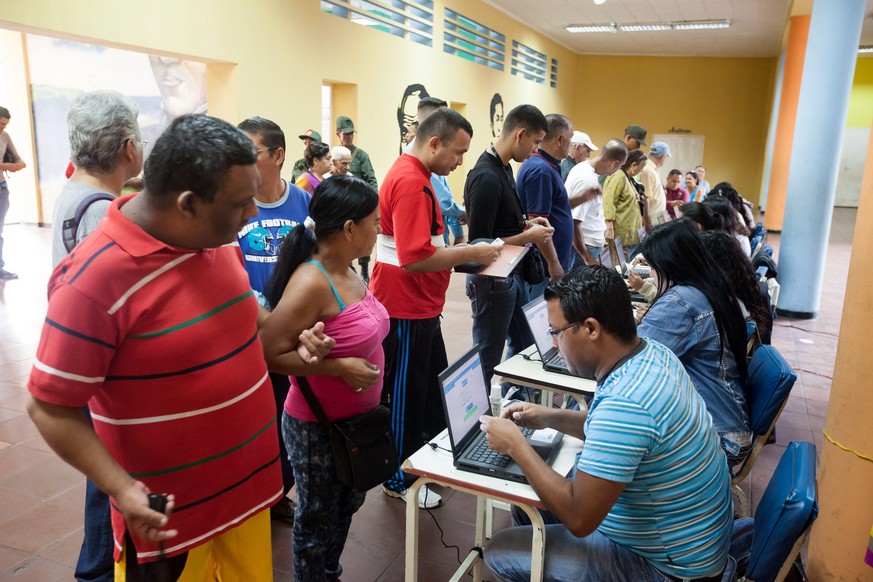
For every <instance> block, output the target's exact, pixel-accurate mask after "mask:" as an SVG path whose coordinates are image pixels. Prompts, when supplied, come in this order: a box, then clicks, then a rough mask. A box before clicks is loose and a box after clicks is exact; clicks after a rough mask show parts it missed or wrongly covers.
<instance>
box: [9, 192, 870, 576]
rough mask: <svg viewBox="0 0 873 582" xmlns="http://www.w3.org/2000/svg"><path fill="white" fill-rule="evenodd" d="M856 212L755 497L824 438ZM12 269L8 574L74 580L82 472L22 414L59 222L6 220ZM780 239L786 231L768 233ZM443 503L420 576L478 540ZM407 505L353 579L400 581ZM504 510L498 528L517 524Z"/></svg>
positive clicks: (456, 319) (362, 522)
mask: <svg viewBox="0 0 873 582" xmlns="http://www.w3.org/2000/svg"><path fill="white" fill-rule="evenodd" d="M854 226H855V212H854V211H853V210H847V209H837V210H836V211H835V214H834V222H833V227H832V229H831V240H830V245H829V247H828V259H827V266H826V272H825V277H826V280H827V281H828V284H827V285H826V287H825V290H824V294H823V297H822V305H821V314H820V316H819V317H818V318H817V319H814V320H811V321H790V320H786V319H779V320H777V322H776V328H775V330H774V333H773V343H774V345H775V346H776V347H777V348H778V349H779V350H780V351H781V352H782V353H783V355H784V356H785V357H786V359H787V360H788V362H789V363H790V364H791V365H792V366H794V367H795V370H796V371H797V372H798V382H797V384H796V385H795V388H794V391H793V392H792V395H791V398H790V399H789V402H788V404H787V406H786V408H785V411H784V412H783V414H782V417H781V418H780V421H779V424H778V427H777V444H776V445H775V446H770V447H767V448H765V449H764V452H763V453H762V455H761V457H760V458H759V459H758V462H757V464H756V465H755V468H754V470H753V471H752V475H751V478H750V479H749V480H748V481H747V483H746V485H745V486H746V488H747V490H748V488H749V487H751V494H752V502H753V506H754V504H755V502H756V500H757V497H758V496H760V494H761V493H762V492H763V488H764V487H765V486H766V483H767V481H768V480H769V477H770V474H771V473H772V471H773V469H774V468H775V465H776V462H777V461H778V459H779V457H780V455H781V453H782V451H783V450H784V447H785V445H786V444H787V443H788V442H789V441H791V440H806V441H809V440H812V441H814V442H815V443H816V445H817V446H821V440H822V437H821V430H822V427H823V425H824V417H825V413H826V411H827V402H828V397H829V394H830V385H831V377H832V376H833V363H834V356H835V352H836V344H837V336H838V334H839V327H840V318H841V315H842V306H843V295H844V291H845V282H846V275H847V272H848V264H849V255H850V253H851V242H852V235H853V232H854ZM4 234H5V238H6V245H5V250H6V256H7V267H8V268H9V269H10V270H12V271H16V272H18V273H19V274H20V275H21V279H20V280H18V281H10V282H6V283H4V282H0V580H15V581H25V580H27V581H34V582H45V581H53V580H71V579H72V578H73V576H72V573H73V565H74V564H75V561H76V557H77V555H78V550H79V545H80V543H81V538H82V505H83V499H84V489H85V488H84V479H83V478H82V476H81V475H80V474H79V473H77V472H76V471H75V470H73V469H72V468H70V467H69V466H68V465H66V464H65V463H64V462H62V461H61V460H60V459H58V458H57V456H55V455H54V453H52V452H51V451H50V450H49V449H48V447H47V446H46V444H45V442H44V441H43V440H42V438H41V437H40V436H39V435H38V434H37V431H36V429H35V428H34V426H33V424H32V423H31V422H30V420H29V418H28V417H27V415H26V414H25V408H24V407H25V401H26V390H25V384H26V381H27V376H28V373H29V371H30V366H31V364H32V361H33V355H34V352H35V349H36V344H37V342H38V340H39V333H40V327H41V323H42V319H43V316H44V314H45V306H46V300H45V283H46V280H47V278H48V275H49V263H50V260H49V249H50V231H49V230H48V229H44V228H37V227H34V226H19V225H12V226H8V227H7V228H6V231H5V233H4ZM770 243H771V244H773V245H774V246H778V236H772V235H771V237H770ZM443 330H444V331H443V333H444V335H445V337H446V344H447V348H448V352H449V360H452V359H453V358H454V357H456V356H459V355H460V354H461V353H462V352H463V351H464V350H465V349H466V347H467V346H469V345H470V343H471V335H470V320H469V303H468V300H467V298H466V296H465V295H464V290H463V278H462V277H460V276H454V277H453V278H452V286H451V288H450V290H449V300H448V303H447V305H446V310H445V320H444V328H443ZM441 493H442V494H443V499H444V500H445V504H444V506H443V507H441V508H439V509H437V510H434V511H433V512H432V515H433V519H432V518H431V517H429V516H422V521H421V524H422V525H421V553H420V564H421V567H420V579H421V580H424V581H431V580H433V581H438V580H446V579H448V578H449V575H450V572H451V571H453V570H454V568H455V566H456V565H457V562H458V560H457V553H456V550H455V549H453V548H449V549H447V548H444V547H443V545H442V543H441V541H440V528H441V530H442V532H444V536H443V539H444V540H445V543H447V544H450V545H457V546H460V548H461V553H462V554H463V553H466V551H467V549H469V545H470V542H471V541H472V535H473V523H472V515H473V511H474V508H475V501H474V500H473V498H472V497H470V496H468V495H465V494H462V493H454V492H453V491H451V490H442V491H441ZM404 509H405V506H404V504H403V502H402V501H399V500H397V499H389V498H387V497H386V496H385V495H383V494H382V493H381V492H380V491H378V490H374V491H371V492H370V494H369V495H368V498H367V502H366V503H365V504H364V507H363V508H362V509H361V511H360V512H359V513H358V514H357V515H356V516H355V519H354V522H353V523H352V529H351V534H350V537H349V541H348V543H347V545H346V550H345V553H344V555H343V565H344V567H345V573H344V575H343V579H344V580H345V581H346V582H355V581H363V582H373V581H376V580H379V581H395V580H402V579H403V560H404V552H403V538H404V532H405V514H404ZM508 521H509V520H508V515H507V514H506V513H505V512H500V511H498V512H497V516H496V527H498V528H499V527H504V526H505V525H507V524H508ZM290 537H291V536H290V530H289V529H288V528H285V527H279V526H275V525H274V529H273V557H274V567H275V570H276V579H277V580H291V578H292V577H291V575H290V574H289V573H288V572H289V570H290V556H291V540H290Z"/></svg>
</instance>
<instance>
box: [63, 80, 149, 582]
mask: <svg viewBox="0 0 873 582" xmlns="http://www.w3.org/2000/svg"><path fill="white" fill-rule="evenodd" d="M138 115H139V108H138V107H137V106H136V104H135V103H134V102H133V101H132V100H131V99H129V98H127V97H125V96H123V95H121V94H120V93H116V92H114V91H94V92H92V93H83V94H82V95H79V96H78V97H77V98H76V100H75V101H73V105H72V106H71V107H70V110H69V111H68V112H67V133H68V135H69V138H70V159H71V160H72V161H73V165H74V166H75V168H76V169H75V171H74V172H73V175H72V176H70V180H69V181H68V182H67V183H66V184H65V185H64V188H63V190H61V194H60V196H59V197H58V200H57V202H55V211H54V218H53V220H52V267H56V266H57V264H58V263H60V262H61V260H62V259H63V258H64V257H66V256H67V255H68V254H69V252H70V250H71V249H72V247H74V246H75V245H77V244H78V243H79V242H81V241H82V240H83V239H84V238H85V237H86V236H88V235H89V234H91V232H92V231H94V230H95V229H96V228H97V225H98V223H99V222H100V220H102V219H103V217H104V216H106V213H107V211H108V210H109V204H110V201H111V200H112V199H113V198H115V197H118V196H119V195H121V189H122V187H123V186H124V183H125V182H126V181H127V180H129V179H130V178H133V177H134V176H136V175H137V174H139V173H140V171H141V170H142V163H143V148H144V147H145V142H144V141H143V140H142V139H140V128H139V124H138V123H137V116H138ZM77 214H79V216H78V221H77V223H76V225H75V228H72V222H71V221H75V220H76V218H77V217H76V215H77ZM65 236H66V239H67V241H66V244H65V242H64V238H65ZM113 549H114V548H113V542H112V523H111V519H110V515H109V496H108V495H106V493H104V492H103V491H101V490H100V489H98V488H97V486H96V485H94V483H92V482H91V480H90V479H89V480H88V481H87V482H86V485H85V531H84V539H83V540H82V548H81V550H80V551H79V560H78V562H77V564H76V572H75V577H76V579H77V580H101V581H103V580H112V579H113V572H114V568H115V560H114V558H113V555H112V554H113Z"/></svg>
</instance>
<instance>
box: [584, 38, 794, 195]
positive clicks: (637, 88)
mask: <svg viewBox="0 0 873 582" xmlns="http://www.w3.org/2000/svg"><path fill="white" fill-rule="evenodd" d="M776 64H777V60H776V58H766V59H765V58H760V59H751V58H733V59H729V58H675V57H674V58H666V57H638V56H636V57H635V56H627V57H619V56H615V57H611V56H585V55H583V56H580V57H579V73H578V77H577V80H576V94H577V95H578V96H579V99H578V100H577V103H576V109H575V113H574V117H573V119H574V121H575V123H576V127H577V129H581V130H582V131H585V132H587V133H589V134H590V135H591V137H592V138H593V139H594V143H595V144H598V145H599V144H601V143H603V142H604V141H605V140H607V139H610V138H613V137H617V138H621V137H623V133H624V129H625V127H627V126H628V125H630V124H638V125H642V126H644V127H645V128H646V129H647V130H648V132H649V140H648V141H649V144H650V145H651V143H652V140H651V136H652V135H653V134H656V133H668V131H669V130H670V128H672V127H676V128H683V129H690V130H691V133H693V134H695V135H703V136H705V137H706V139H705V142H704V149H703V164H704V165H705V166H706V172H707V173H706V179H707V181H709V183H710V184H712V185H715V184H716V183H717V182H721V181H728V182H731V183H732V184H733V185H734V187H736V189H737V190H738V191H739V192H740V193H741V194H742V195H743V196H744V197H745V198H748V199H749V200H751V201H754V202H757V201H758V200H760V184H761V175H762V172H763V169H764V146H765V143H766V140H767V127H768V123H769V115H770V102H771V101H772V95H773V82H774V76H775V75H774V72H775V68H776ZM692 83H693V88H691V84H692ZM669 164H670V161H669V160H668V161H667V162H666V165H669ZM680 169H681V170H683V171H689V170H692V169H693V168H680Z"/></svg>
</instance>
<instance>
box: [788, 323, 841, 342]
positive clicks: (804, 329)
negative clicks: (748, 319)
mask: <svg viewBox="0 0 873 582" xmlns="http://www.w3.org/2000/svg"><path fill="white" fill-rule="evenodd" d="M773 326H774V327H790V328H793V329H797V330H800V331H805V332H806V333H817V334H819V335H826V336H830V337H835V338H838V337H840V336H839V335H838V334H835V333H831V332H829V331H819V330H816V329H806V328H805V327H800V326H799V325H792V324H790V323H779V320H776V321H774V322H773Z"/></svg>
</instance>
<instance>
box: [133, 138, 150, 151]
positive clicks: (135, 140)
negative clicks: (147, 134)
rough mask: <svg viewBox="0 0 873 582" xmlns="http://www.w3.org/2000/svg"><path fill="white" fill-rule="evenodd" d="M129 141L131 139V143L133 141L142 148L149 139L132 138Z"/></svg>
mask: <svg viewBox="0 0 873 582" xmlns="http://www.w3.org/2000/svg"><path fill="white" fill-rule="evenodd" d="M131 141H133V143H135V144H139V147H140V148H142V149H145V147H146V146H147V145H148V143H149V140H147V139H132V140H131Z"/></svg>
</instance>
